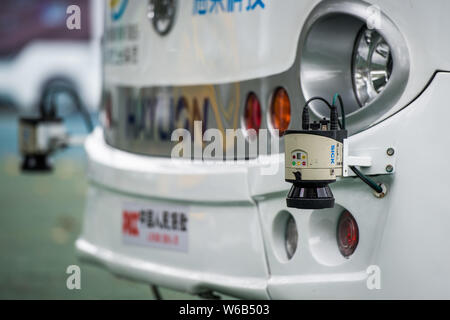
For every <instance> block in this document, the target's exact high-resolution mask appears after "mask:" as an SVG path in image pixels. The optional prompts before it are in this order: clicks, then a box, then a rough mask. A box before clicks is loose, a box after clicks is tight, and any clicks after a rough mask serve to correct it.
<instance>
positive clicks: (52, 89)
mask: <svg viewBox="0 0 450 320" xmlns="http://www.w3.org/2000/svg"><path fill="white" fill-rule="evenodd" d="M61 92H62V93H64V92H66V93H68V94H69V95H70V96H72V98H73V100H74V103H75V107H76V108H77V110H78V112H79V113H80V114H81V117H82V118H83V120H84V124H85V126H86V129H87V131H88V132H89V133H91V132H92V131H94V124H93V122H92V118H91V116H90V115H89V111H88V110H87V108H86V107H85V105H84V104H83V102H82V101H81V99H80V97H79V96H78V94H77V92H76V91H75V89H73V88H72V87H71V86H70V85H67V84H65V83H61V82H59V81H58V82H56V83H55V84H51V85H49V86H48V87H47V88H46V89H45V91H44V93H43V95H42V99H41V105H40V111H41V115H42V116H44V117H55V116H56V103H55V97H56V94H57V93H61ZM46 99H48V101H45V100H46ZM47 102H48V103H49V105H50V110H49V111H47V110H46V108H45V106H46V104H47Z"/></svg>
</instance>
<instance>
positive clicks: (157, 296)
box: [150, 285, 163, 300]
mask: <svg viewBox="0 0 450 320" xmlns="http://www.w3.org/2000/svg"><path fill="white" fill-rule="evenodd" d="M150 289H151V290H152V293H153V296H154V297H155V300H163V298H162V296H161V293H160V292H159V288H158V286H155V285H151V286H150Z"/></svg>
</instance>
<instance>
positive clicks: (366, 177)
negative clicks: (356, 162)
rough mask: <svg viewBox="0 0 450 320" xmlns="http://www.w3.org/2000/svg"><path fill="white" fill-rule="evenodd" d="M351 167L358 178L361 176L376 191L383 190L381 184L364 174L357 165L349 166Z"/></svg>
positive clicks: (380, 191)
mask: <svg viewBox="0 0 450 320" xmlns="http://www.w3.org/2000/svg"><path fill="white" fill-rule="evenodd" d="M349 168H350V169H352V171H353V172H354V173H355V174H356V175H357V176H358V178H360V179H361V180H362V181H363V182H364V183H366V184H367V185H368V186H369V187H371V188H372V189H373V190H375V192H376V193H382V192H383V188H382V187H381V186H380V185H379V184H377V183H376V182H375V181H373V180H372V179H370V178H369V177H368V176H366V175H364V174H363V173H362V172H361V171H359V170H358V169H357V168H356V167H355V166H349Z"/></svg>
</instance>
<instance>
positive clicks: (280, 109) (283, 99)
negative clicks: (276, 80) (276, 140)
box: [270, 88, 291, 137]
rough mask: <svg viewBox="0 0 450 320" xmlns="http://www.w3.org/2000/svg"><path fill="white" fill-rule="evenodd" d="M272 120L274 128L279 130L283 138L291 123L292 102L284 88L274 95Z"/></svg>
mask: <svg viewBox="0 0 450 320" xmlns="http://www.w3.org/2000/svg"><path fill="white" fill-rule="evenodd" d="M270 119H271V121H272V127H273V128H274V129H278V134H279V136H280V137H281V136H283V135H284V133H285V132H286V130H287V129H288V127H289V124H290V123H291V101H290V100H289V96H288V94H287V91H286V90H285V89H283V88H278V89H277V90H276V91H275V93H274V95H273V99H272V103H271V106H270Z"/></svg>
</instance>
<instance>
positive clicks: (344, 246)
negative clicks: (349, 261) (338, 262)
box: [337, 211, 359, 258]
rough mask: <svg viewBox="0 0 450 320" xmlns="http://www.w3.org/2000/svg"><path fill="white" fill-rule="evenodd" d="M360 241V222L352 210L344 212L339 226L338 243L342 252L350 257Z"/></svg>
mask: <svg viewBox="0 0 450 320" xmlns="http://www.w3.org/2000/svg"><path fill="white" fill-rule="evenodd" d="M358 241H359V230H358V224H357V223H356V220H355V218H354V217H353V216H352V215H351V213H350V212H348V211H344V212H342V214H341V216H340V218H339V221H338V227H337V243H338V247H339V251H340V252H341V254H342V255H343V256H344V257H346V258H348V257H349V256H351V255H352V254H353V252H355V249H356V247H357V246H358Z"/></svg>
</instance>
